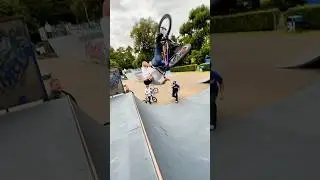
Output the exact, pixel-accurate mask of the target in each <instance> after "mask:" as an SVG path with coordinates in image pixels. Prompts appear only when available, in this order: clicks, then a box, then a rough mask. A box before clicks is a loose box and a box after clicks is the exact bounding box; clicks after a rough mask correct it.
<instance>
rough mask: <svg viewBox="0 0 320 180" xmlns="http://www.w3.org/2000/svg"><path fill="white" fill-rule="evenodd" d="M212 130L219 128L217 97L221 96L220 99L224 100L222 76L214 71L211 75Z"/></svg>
mask: <svg viewBox="0 0 320 180" xmlns="http://www.w3.org/2000/svg"><path fill="white" fill-rule="evenodd" d="M210 79H211V80H210V91H211V92H210V94H211V95H210V101H211V102H210V112H211V115H210V130H215V129H216V128H217V104H216V100H217V97H218V96H219V95H220V99H223V91H224V86H223V78H222V77H221V76H220V74H219V73H218V72H216V71H214V70H211V73H210Z"/></svg>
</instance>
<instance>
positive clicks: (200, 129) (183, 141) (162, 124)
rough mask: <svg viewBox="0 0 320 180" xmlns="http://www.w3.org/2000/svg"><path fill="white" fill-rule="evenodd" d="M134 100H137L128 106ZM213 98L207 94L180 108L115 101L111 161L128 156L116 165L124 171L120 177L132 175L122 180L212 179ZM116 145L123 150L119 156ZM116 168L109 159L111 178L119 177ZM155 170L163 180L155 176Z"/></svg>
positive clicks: (126, 97)
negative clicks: (211, 133) (211, 110)
mask: <svg viewBox="0 0 320 180" xmlns="http://www.w3.org/2000/svg"><path fill="white" fill-rule="evenodd" d="M130 97H131V98H134V100H130V101H131V102H130V103H129V102H128V99H130ZM209 97H210V90H209V89H207V90H205V91H204V92H202V93H200V94H198V95H196V96H193V97H191V98H189V99H187V100H183V101H181V102H179V103H178V104H168V105H156V104H152V105H149V104H145V103H142V102H141V101H140V100H138V99H137V98H136V97H135V96H133V94H125V95H120V96H118V97H116V98H114V99H112V100H111V121H112V122H111V142H113V143H111V150H112V149H114V150H113V153H112V152H111V159H112V157H114V159H116V158H120V157H125V158H122V160H123V161H119V160H118V164H117V166H118V167H120V166H122V171H120V172H122V174H121V175H122V176H123V175H124V174H123V172H128V171H129V172H130V173H131V174H128V176H127V177H123V179H121V180H127V179H147V178H146V176H147V175H148V176H149V177H151V178H149V179H150V180H152V179H165V180H180V179H183V180H195V179H201V180H209V179H210V160H209V159H210V130H209V118H210V98H209ZM120 107H121V108H120ZM135 107H137V108H135ZM139 123H140V124H139ZM141 123H142V124H141ZM115 131H117V132H115ZM143 131H145V133H146V135H147V136H145V134H144V132H143ZM115 134H116V135H115ZM116 143H118V148H119V149H120V146H121V147H122V148H121V149H122V150H121V153H119V151H120V150H119V149H117V150H118V152H117V151H116V149H115V148H114V147H115V145H114V144H116ZM148 144H150V146H151V149H150V147H149V145H148ZM137 153H140V155H139V154H137ZM153 155H154V158H155V159H153ZM113 163H114V162H112V160H111V177H113V176H112V174H113V173H116V172H115V169H116V164H115V163H114V164H113ZM141 164H143V165H144V166H145V167H143V166H142V165H141ZM148 166H149V167H148ZM157 167H159V169H160V175H161V177H162V178H159V173H158V174H157ZM118 170H119V169H118ZM118 172H119V171H118ZM133 173H135V174H134V175H135V176H133ZM157 175H158V176H157ZM128 177H131V178H128ZM115 179H120V178H119V177H118V178H115Z"/></svg>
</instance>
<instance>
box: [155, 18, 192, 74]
mask: <svg viewBox="0 0 320 180" xmlns="http://www.w3.org/2000/svg"><path fill="white" fill-rule="evenodd" d="M171 25H172V18H171V16H170V15H169V14H165V15H164V16H162V18H161V20H160V22H159V27H158V33H161V34H162V35H163V39H162V41H161V43H162V46H163V47H164V48H163V50H164V51H163V60H164V62H165V64H166V65H167V67H168V68H171V67H173V66H174V65H176V64H177V63H178V62H179V61H180V60H181V59H183V58H185V57H186V55H187V54H188V53H189V52H190V50H191V44H186V45H183V46H180V45H179V44H178V43H176V42H174V41H172V40H171V39H170V38H169V34H170V31H171Z"/></svg>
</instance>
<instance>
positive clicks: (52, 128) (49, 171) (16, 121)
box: [0, 98, 109, 180]
mask: <svg viewBox="0 0 320 180" xmlns="http://www.w3.org/2000/svg"><path fill="white" fill-rule="evenodd" d="M0 119H1V121H0V136H1V139H2V140H1V141H0V143H1V149H0V158H1V161H0V179H10V180H18V179H26V180H43V179H48V180H51V179H52V180H55V179H61V180H70V179H79V180H81V179H83V180H94V179H98V178H99V179H105V178H106V177H109V175H108V172H106V170H107V168H106V163H108V162H107V157H108V156H107V155H108V151H107V150H106V148H108V147H107V145H106V143H107V142H108V141H107V138H108V134H106V133H108V129H106V128H107V127H104V126H101V125H99V124H98V123H96V122H94V121H93V120H92V119H90V118H89V117H87V116H86V115H85V114H83V112H81V110H80V109H77V107H76V106H74V105H73V103H72V102H71V101H70V100H69V99H68V98H63V99H58V100H54V101H50V102H46V103H43V104H40V105H35V106H33V107H29V108H27V109H23V110H20V111H16V112H11V113H8V114H5V115H1V116H0ZM90 132H91V133H90ZM92 132H94V133H95V135H92ZM102 135H103V136H102ZM98 136H99V137H98ZM93 138H94V139H93ZM94 141H98V142H96V143H95V144H94V143H93V142H94ZM97 143H99V145H97ZM99 146H100V147H99ZM101 146H104V147H101ZM99 159H100V160H99ZM101 159H102V161H103V162H101Z"/></svg>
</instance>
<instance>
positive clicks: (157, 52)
mask: <svg viewBox="0 0 320 180" xmlns="http://www.w3.org/2000/svg"><path fill="white" fill-rule="evenodd" d="M161 48H162V47H159V46H157V45H155V48H154V57H153V59H152V60H151V63H152V66H154V67H164V66H165V63H164V62H163V60H162V56H161Z"/></svg>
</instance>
